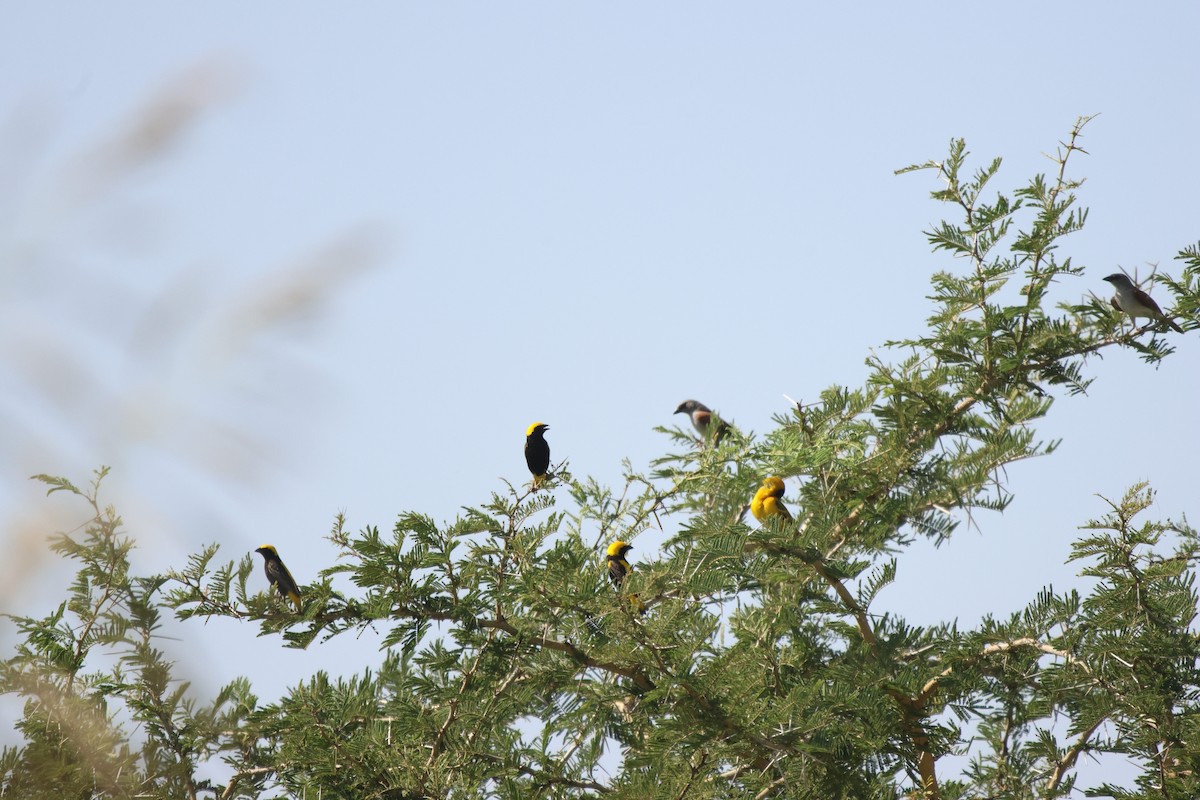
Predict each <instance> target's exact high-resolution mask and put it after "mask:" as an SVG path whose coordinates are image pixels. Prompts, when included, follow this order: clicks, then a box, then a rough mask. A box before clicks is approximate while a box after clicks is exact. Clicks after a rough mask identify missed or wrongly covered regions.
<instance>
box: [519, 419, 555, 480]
mask: <svg viewBox="0 0 1200 800" xmlns="http://www.w3.org/2000/svg"><path fill="white" fill-rule="evenodd" d="M548 430H550V426H549V425H547V424H545V423H544V422H535V423H533V424H532V425H530V426H529V429H528V430H526V431H525V463H526V465H528V466H529V471H530V472H532V473H533V485H534V486H535V487H536V486H538V485H539V484H540V483H541V482H542V481H543V480H545V479H546V472H547V471H548V470H549V469H550V445H548V444H547V443H546V440H545V438H543V437H544V436H545V433H546V431H548Z"/></svg>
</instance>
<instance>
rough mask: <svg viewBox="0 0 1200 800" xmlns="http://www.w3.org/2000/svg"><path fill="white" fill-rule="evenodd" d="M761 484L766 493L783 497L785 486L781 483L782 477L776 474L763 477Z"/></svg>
mask: <svg viewBox="0 0 1200 800" xmlns="http://www.w3.org/2000/svg"><path fill="white" fill-rule="evenodd" d="M762 485H763V488H764V489H766V490H767V493H768V494H770V495H773V496H775V497H783V492H784V489H785V488H786V487H785V486H784V484H783V478H781V477H779V476H778V475H772V476H771V477H769V478H763V482H762Z"/></svg>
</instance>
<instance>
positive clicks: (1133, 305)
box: [1104, 272, 1183, 333]
mask: <svg viewBox="0 0 1200 800" xmlns="http://www.w3.org/2000/svg"><path fill="white" fill-rule="evenodd" d="M1104 280H1106V281H1108V282H1109V283H1111V284H1112V285H1113V288H1114V289H1116V290H1117V293H1116V295H1114V296H1113V298H1112V301H1111V302H1112V304H1113V308H1115V309H1117V310H1118V311H1123V312H1125V313H1126V314H1128V315H1129V318H1130V319H1132V320H1133V324H1134V325H1136V324H1137V318H1138V317H1146V318H1147V319H1153V320H1158V321H1159V322H1165V323H1167V325H1170V326H1171V329H1172V330H1174V331H1176V332H1178V333H1183V328H1181V327H1179V326H1178V325H1176V324H1175V321H1174V320H1172V319H1171V318H1170V317H1168V316H1167V315H1166V314H1164V313H1163V310H1162V309H1161V308H1159V307H1158V303H1156V302H1154V298H1152V297H1151V296H1150V295H1148V294H1146V293H1145V292H1143V291H1142V290H1141V289H1139V288H1138V287H1136V286H1134V285H1133V281H1131V280H1129V276H1128V275H1125V274H1123V273H1120V272H1114V273H1113V274H1112V275H1109V276H1108V277H1107V278H1105V279H1104Z"/></svg>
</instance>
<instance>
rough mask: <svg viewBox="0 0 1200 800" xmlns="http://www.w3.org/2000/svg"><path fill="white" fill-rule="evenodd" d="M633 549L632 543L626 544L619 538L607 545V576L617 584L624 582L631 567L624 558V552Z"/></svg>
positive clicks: (619, 585) (618, 586) (618, 585)
mask: <svg viewBox="0 0 1200 800" xmlns="http://www.w3.org/2000/svg"><path fill="white" fill-rule="evenodd" d="M632 549H633V545H631V544H626V543H625V542H622V541H621V540H620V539H618V540H617V541H615V542H613V543H612V544H610V545H609V546H608V552H607V554H606V555H607V557H608V577H609V578H610V579H611V580H612V582H613V583H614V584H615V585H616V586H617V588H620V587H621V584H622V583H624V582H625V576H626V575H628V574H629V573H630V572H631V571H632V570H633V567H631V566H629V562H628V561H626V560H625V554H626V553H628V552H629V551H630V550H632Z"/></svg>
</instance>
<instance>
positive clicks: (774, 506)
mask: <svg viewBox="0 0 1200 800" xmlns="http://www.w3.org/2000/svg"><path fill="white" fill-rule="evenodd" d="M783 489H784V486H783V478H780V477H779V476H777V475H772V476H771V477H769V478H763V482H762V486H760V487H759V488H758V491H757V492H755V493H754V499H753V500H751V501H750V513H751V514H753V515H754V518H755V519H756V520H758V521H759V522H763V523H765V522H766V521H767V520H769V519H771V518H772V517H779V518H780V519H782V520H783V521H784V522H791V521H792V515H791V513H790V512H789V511H788V510H787V506H785V505H784V504H783V503H782V502H781V501H782V500H783Z"/></svg>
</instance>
